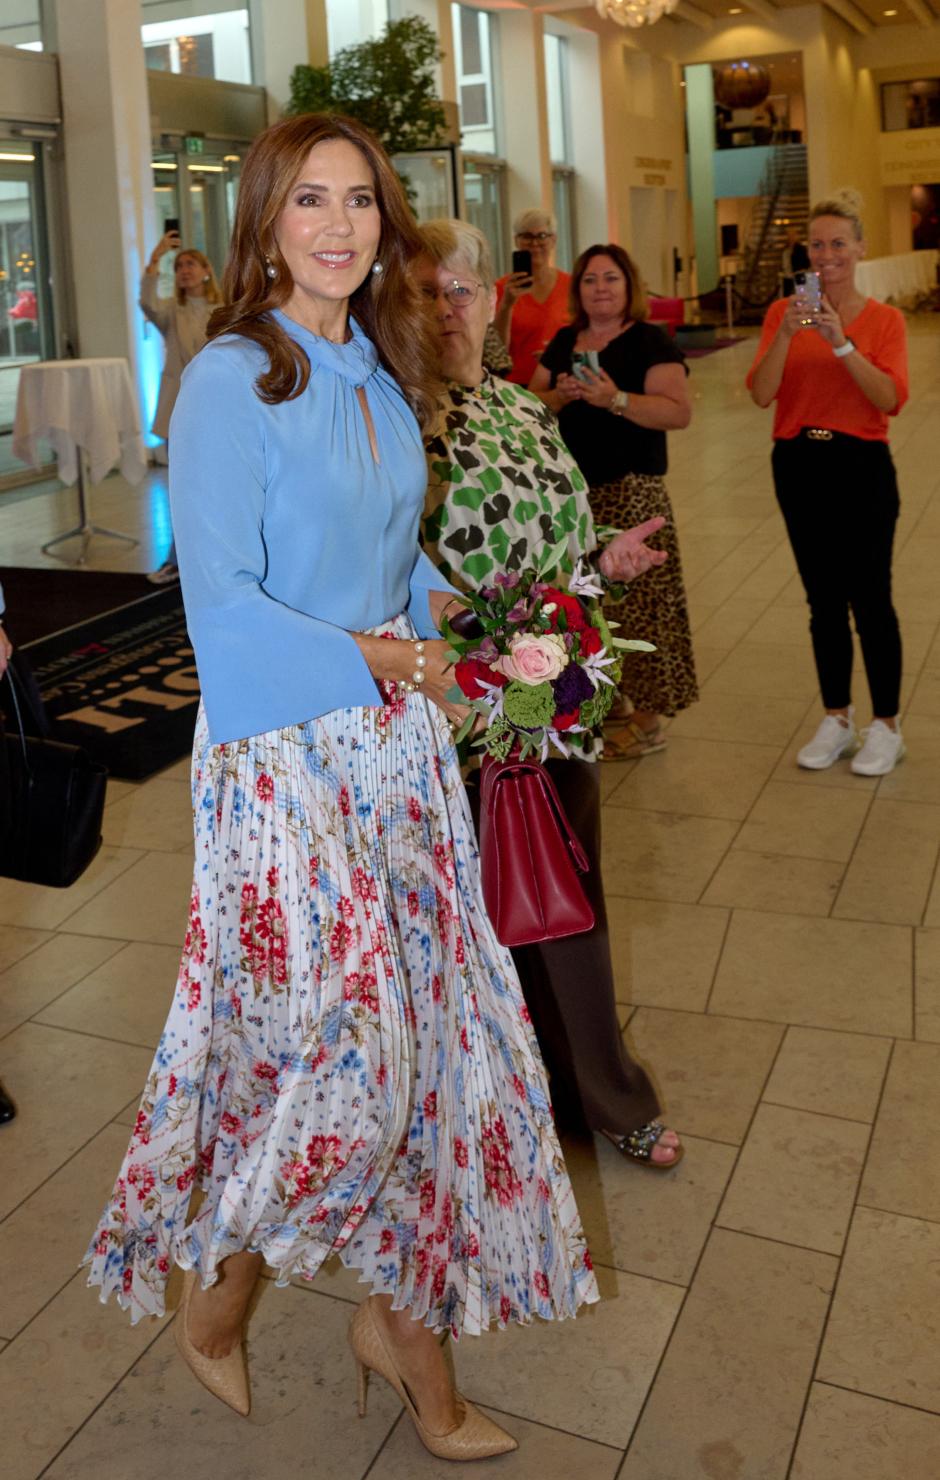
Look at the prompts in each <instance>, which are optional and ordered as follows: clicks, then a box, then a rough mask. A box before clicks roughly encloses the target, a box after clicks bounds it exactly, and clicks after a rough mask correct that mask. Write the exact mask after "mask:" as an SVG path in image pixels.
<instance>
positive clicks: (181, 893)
mask: <svg viewBox="0 0 940 1480" xmlns="http://www.w3.org/2000/svg"><path fill="white" fill-rule="evenodd" d="M192 879H193V864H192V857H191V856H190V855H188V854H187V855H184V854H182V853H146V854H144V856H143V857H142V858H139V861H138V862H137V863H135V864H134V866H133V868H131V869H129V870H128V871H127V873H126V875H122V876H121V878H119V879H118V880H117V881H116V882H115V883H114V884H112V885H110V886H109V887H108V888H107V889H103V890H102V892H101V894H100V895H99V896H97V897H96V898H95V899H93V900H92V901H91V903H90V904H88V905H86V906H85V908H84V909H81V910H79V911H78V913H77V914H76V915H73V916H72V918H71V919H70V920H69V929H70V930H75V931H78V932H79V934H82V935H113V936H116V937H118V938H119V939H120V940H145V941H152V942H153V943H154V944H157V945H168V946H171V945H180V946H182V943H183V936H184V935H185V933H186V916H187V912H188V909H189V897H190V891H191V889H192Z"/></svg>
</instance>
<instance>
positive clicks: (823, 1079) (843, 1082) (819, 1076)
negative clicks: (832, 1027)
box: [764, 1028, 891, 1124]
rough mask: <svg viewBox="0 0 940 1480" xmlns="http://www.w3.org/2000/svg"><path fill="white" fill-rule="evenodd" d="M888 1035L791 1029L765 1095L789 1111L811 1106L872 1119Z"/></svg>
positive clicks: (848, 1116)
mask: <svg viewBox="0 0 940 1480" xmlns="http://www.w3.org/2000/svg"><path fill="white" fill-rule="evenodd" d="M890 1052H891V1040H890V1039H889V1038H866V1037H865V1036H864V1034H862V1033H832V1032H824V1031H823V1030H822V1029H820V1028H788V1029H787V1034H786V1037H785V1038H784V1040H783V1043H782V1045H781V1048H780V1052H779V1054H778V1055H777V1061H776V1063H775V1064H774V1067H773V1072H772V1073H771V1076H770V1079H769V1080H768V1082H767V1088H766V1090H765V1091H764V1099H765V1100H766V1101H767V1102H768V1103H769V1104H773V1105H788V1106H789V1107H790V1109H791V1110H813V1111H815V1112H816V1114H817V1115H838V1116H842V1117H843V1119H845V1120H861V1121H865V1122H867V1123H869V1124H870V1123H871V1122H872V1121H873V1120H874V1118H875V1111H876V1110H877V1108H878V1099H879V1096H880V1094H881V1086H882V1084H883V1083H884V1075H885V1069H886V1068H887V1064H888V1054H889V1053H890Z"/></svg>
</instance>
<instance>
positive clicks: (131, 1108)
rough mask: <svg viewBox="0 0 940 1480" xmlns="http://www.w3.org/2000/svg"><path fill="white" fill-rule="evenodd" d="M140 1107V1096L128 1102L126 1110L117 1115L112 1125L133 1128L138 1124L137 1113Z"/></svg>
mask: <svg viewBox="0 0 940 1480" xmlns="http://www.w3.org/2000/svg"><path fill="white" fill-rule="evenodd" d="M139 1106H140V1095H135V1096H134V1098H133V1099H132V1100H128V1102H127V1104H126V1105H125V1106H124V1109H123V1110H119V1111H118V1113H117V1115H115V1116H114V1117H113V1118H112V1120H111V1124H112V1125H123V1126H127V1127H129V1128H130V1127H133V1126H134V1125H136V1123H137V1111H138V1108H139Z"/></svg>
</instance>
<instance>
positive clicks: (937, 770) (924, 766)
mask: <svg viewBox="0 0 940 1480" xmlns="http://www.w3.org/2000/svg"><path fill="white" fill-rule="evenodd" d="M916 728H917V727H916V726H914V725H913V723H912V725H911V727H910V728H908V726H907V725H905V726H903V731H904V743H905V745H906V747H907V755H906V756H905V758H904V760H903V761H902V762H901V763H900V765H898V766H895V768H894V770H893V771H892V772H891V775H890V776H883V777H882V778H881V783H880V785H879V787H878V799H879V801H880V800H882V799H884V800H890V801H893V802H926V803H928V804H929V805H931V806H934V807H936V806H940V738H930V739H928V738H926V737H920V738H917V737H916V736H915V734H912V730H916Z"/></svg>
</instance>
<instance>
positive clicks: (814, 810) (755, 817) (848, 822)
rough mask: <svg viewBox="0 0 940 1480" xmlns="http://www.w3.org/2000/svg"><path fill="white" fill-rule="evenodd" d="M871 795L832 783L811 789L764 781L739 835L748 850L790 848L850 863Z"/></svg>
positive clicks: (802, 855) (800, 853) (790, 851)
mask: <svg viewBox="0 0 940 1480" xmlns="http://www.w3.org/2000/svg"><path fill="white" fill-rule="evenodd" d="M870 804H871V798H870V797H868V796H862V795H852V794H850V793H849V792H848V791H842V790H837V789H836V788H829V789H827V790H822V789H820V790H816V791H807V790H805V789H804V788H802V787H799V786H791V785H790V784H789V783H787V782H782V781H771V782H770V783H769V784H768V785H767V786H765V787H764V790H763V792H762V793H761V796H760V799H759V800H758V802H757V804H756V805H755V807H754V809H753V811H752V812H751V814H750V817H749V818H748V820H747V822H746V823H745V824H744V826H743V827H742V828H741V830H740V832H739V833H738V835H737V837H736V838H735V840H734V847H735V848H743V849H745V850H746V851H747V852H749V853H786V854H789V855H791V856H792V857H797V858H825V859H829V860H830V861H832V862H835V863H846V862H848V860H849V858H850V857H851V854H852V849H853V848H854V847H855V844H856V841H857V839H858V836H859V833H860V832H861V829H862V825H863V823H864V821H865V815H866V813H867V811H868V808H869V806H870Z"/></svg>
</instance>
